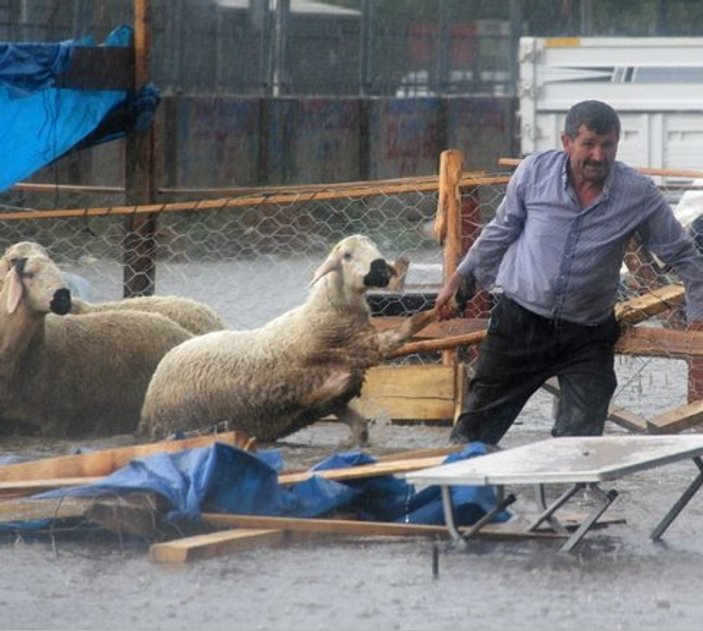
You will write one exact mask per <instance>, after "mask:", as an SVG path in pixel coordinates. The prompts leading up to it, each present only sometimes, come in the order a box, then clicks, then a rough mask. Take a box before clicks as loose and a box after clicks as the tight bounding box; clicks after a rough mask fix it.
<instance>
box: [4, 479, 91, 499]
mask: <svg viewBox="0 0 703 631" xmlns="http://www.w3.org/2000/svg"><path fill="white" fill-rule="evenodd" d="M100 480H102V476H100V477H95V478H93V477H79V478H48V479H43V480H9V481H7V482H0V497H2V498H3V499H8V498H12V497H24V496H26V495H34V494H35V493H41V492H42V491H50V490H51V489H60V488H65V487H70V486H78V485H80V484H93V483H95V482H99V481H100Z"/></svg>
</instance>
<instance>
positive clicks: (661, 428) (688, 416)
mask: <svg viewBox="0 0 703 631" xmlns="http://www.w3.org/2000/svg"><path fill="white" fill-rule="evenodd" d="M701 423H703V401H702V400H698V401H693V402H692V403H686V404H685V405H682V406H681V407H678V408H676V409H675V410H669V411H668V412H664V413H663V414H658V415H657V416H654V417H652V418H650V419H648V420H647V430H648V431H649V432H650V433H652V434H675V433H678V432H681V431H683V430H685V429H691V428H692V427H695V426H696V425H700V424H701Z"/></svg>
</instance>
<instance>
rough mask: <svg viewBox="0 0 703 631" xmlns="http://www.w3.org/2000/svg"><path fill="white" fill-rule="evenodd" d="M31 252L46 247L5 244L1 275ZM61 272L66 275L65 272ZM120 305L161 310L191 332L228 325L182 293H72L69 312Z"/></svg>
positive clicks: (41, 252) (132, 308)
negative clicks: (93, 298) (94, 296)
mask: <svg viewBox="0 0 703 631" xmlns="http://www.w3.org/2000/svg"><path fill="white" fill-rule="evenodd" d="M30 254H41V255H44V256H46V257H49V254H48V252H47V251H46V249H45V248H44V247H43V246H41V245H40V244H38V243H35V242H34V241H20V242H18V243H15V244H13V245H11V246H10V247H9V248H7V250H5V253H4V254H3V256H2V258H0V274H2V275H3V276H4V275H5V274H6V273H7V272H8V271H9V269H10V266H11V264H12V261H13V260H16V259H18V258H21V257H25V256H28V255H30ZM64 276H66V273H65V272H64ZM69 282H70V279H69ZM72 293H73V292H72ZM122 309H128V310H131V311H147V312H150V313H160V314H162V315H165V316H166V317H167V318H171V320H173V321H174V322H177V323H178V324H180V325H181V326H182V327H183V328H185V329H186V330H188V331H190V332H191V333H193V334H194V335H201V334H203V333H209V332H210V331H220V330H222V329H226V328H227V323H226V322H225V321H224V319H223V318H222V317H221V316H220V315H219V314H218V313H216V312H215V310H214V309H212V308H211V307H209V306H208V305H206V304H204V303H202V302H198V301H196V300H192V299H190V298H185V297H181V296H136V297H133V298H124V299H122V300H111V301H107V302H88V301H86V300H82V299H80V298H76V297H75V296H73V295H72V297H71V313H73V314H86V313H95V312H98V311H115V310H122Z"/></svg>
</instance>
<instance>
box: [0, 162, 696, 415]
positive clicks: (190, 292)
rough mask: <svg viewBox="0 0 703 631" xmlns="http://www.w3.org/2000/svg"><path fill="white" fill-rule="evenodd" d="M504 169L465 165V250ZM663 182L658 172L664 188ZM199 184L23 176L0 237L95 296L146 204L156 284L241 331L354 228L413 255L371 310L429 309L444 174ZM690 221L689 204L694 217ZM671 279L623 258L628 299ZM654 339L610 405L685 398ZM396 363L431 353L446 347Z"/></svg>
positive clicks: (665, 313)
mask: <svg viewBox="0 0 703 631" xmlns="http://www.w3.org/2000/svg"><path fill="white" fill-rule="evenodd" d="M507 179H508V176H507V175H504V174H503V175H495V176H485V175H476V174H474V175H466V174H465V175H464V177H463V179H462V180H461V185H460V190H461V192H462V197H461V207H462V233H463V236H464V241H463V249H466V247H468V245H469V243H470V241H471V240H472V239H473V238H475V236H476V235H477V234H478V233H479V231H480V229H481V226H482V225H484V223H485V222H486V221H487V220H489V219H490V218H491V217H492V216H493V213H494V212H495V210H496V208H497V206H498V204H499V203H500V201H501V199H502V197H503V194H504V192H505V186H506V183H507ZM667 186H668V185H667V183H666V182H664V183H662V188H663V189H666V188H667ZM671 186H672V187H676V186H678V184H672V185H671ZM30 188H31V186H30ZM218 193H219V194H221V193H222V192H221V191H219V192H218ZM66 196H69V197H70V199H71V200H72V201H73V202H75V204H74V206H73V208H74V210H63V209H55V210H46V208H47V207H51V206H56V204H57V203H60V202H64V201H66V199H65V197H66ZM194 196H195V193H192V194H190V195H188V194H187V193H186V192H181V193H179V194H178V196H177V197H176V196H175V193H168V192H167V191H162V192H161V193H160V198H161V199H163V202H160V203H159V204H156V205H154V206H151V207H125V206H123V205H121V203H119V198H120V195H119V194H117V193H114V192H109V191H108V192H104V193H101V194H96V193H94V192H90V193H87V192H85V191H80V190H79V191H76V190H71V189H69V190H68V191H65V190H63V189H57V188H54V189H53V190H51V187H49V190H42V191H40V192H37V191H32V192H28V191H27V190H24V189H22V188H20V189H17V190H15V191H13V192H11V193H10V194H7V195H5V197H4V201H5V203H4V206H3V207H4V210H3V211H2V212H0V248H2V249H4V248H5V247H7V246H8V245H10V244H12V243H14V242H17V241H23V240H34V241H37V242H39V243H40V244H42V245H43V246H44V247H46V248H47V249H48V250H49V252H50V254H51V255H52V256H53V257H54V258H55V259H56V260H57V262H58V263H59V265H60V266H61V267H62V269H63V270H64V271H65V272H67V273H68V274H69V279H70V280H71V282H72V283H73V285H74V289H75V291H76V292H77V293H78V294H79V295H82V296H83V297H85V298H87V299H88V300H92V301H102V300H108V299H116V298H119V297H121V296H122V295H123V292H124V286H125V284H126V283H129V281H130V279H131V278H132V277H133V275H134V274H136V273H140V271H139V270H135V269H133V268H132V267H130V264H129V261H130V255H131V254H132V253H131V252H130V251H129V250H128V249H127V244H128V243H133V240H131V241H130V239H128V238H127V236H128V230H127V227H128V222H129V221H130V220H132V219H133V218H134V217H136V216H146V215H145V214H144V211H149V212H148V213H147V214H149V215H151V216H154V217H156V222H155V225H156V232H155V234H154V235H153V237H154V246H155V247H154V250H153V260H154V270H155V271H154V274H155V290H156V293H157V294H162V295H165V294H175V295H181V296H187V297H190V298H194V299H196V300H200V301H202V302H205V303H207V304H209V305H210V306H211V307H213V308H214V309H215V310H217V311H218V312H219V313H220V314H221V315H222V316H223V317H224V318H225V320H226V321H227V323H228V324H229V325H230V326H231V327H232V328H234V329H244V328H253V327H257V326H260V325H262V324H264V323H265V322H267V321H268V320H270V319H271V318H273V317H274V316H276V315H278V314H280V313H283V312H284V311H286V310H288V309H290V308H292V307H294V306H296V305H298V304H300V303H302V302H303V301H304V300H305V297H306V293H307V284H308V282H309V281H310V279H311V277H312V273H313V271H314V269H315V268H316V267H317V265H319V263H320V262H321V261H322V260H323V259H324V258H325V256H326V255H327V253H328V251H329V249H330V248H331V247H332V245H333V244H334V243H336V242H337V241H338V240H339V239H341V238H343V237H344V236H347V235H349V234H351V233H364V234H366V235H368V236H370V237H371V238H373V239H374V240H375V241H376V242H377V244H378V246H379V248H380V250H381V251H382V253H383V254H384V255H385V256H386V257H387V258H388V259H390V260H394V259H398V258H400V257H406V258H407V259H408V260H409V261H410V266H409V269H408V272H407V276H406V277H405V279H404V284H403V285H402V287H401V288H399V289H397V290H394V291H392V292H380V291H379V292H376V293H375V294H371V295H370V303H371V304H372V308H373V310H374V311H375V313H376V314H384V315H389V316H398V315H402V314H407V313H408V312H411V311H415V310H417V309H424V308H427V307H429V306H430V304H431V302H432V301H433V299H434V297H435V295H436V292H437V291H438V289H439V288H440V286H441V283H442V278H443V249H442V246H440V244H438V242H437V240H436V238H435V235H434V234H433V222H434V220H435V215H436V211H437V203H438V179H437V178H436V177H428V178H411V179H403V180H393V181H385V182H363V183H357V184H347V185H344V184H341V185H330V186H317V187H307V188H303V187H296V188H281V189H265V190H264V189H262V190H259V189H256V190H249V191H245V192H243V193H241V194H238V195H230V196H226V197H219V198H217V199H208V198H206V197H205V196H204V194H203V192H202V191H200V192H199V193H198V197H199V198H198V199H192V198H193V197H194ZM189 198H191V199H189ZM100 204H102V205H100ZM693 219H695V217H694V215H692V214H691V213H690V212H689V213H688V216H687V219H686V221H687V222H688V223H692V222H693ZM132 236H133V235H132ZM126 261H127V263H126ZM675 281H676V278H675V276H673V275H672V273H671V271H670V270H668V269H666V268H665V267H663V266H662V265H661V264H660V263H659V262H658V261H657V260H656V259H654V258H653V257H651V255H649V254H648V253H647V252H645V251H643V250H642V249H641V248H639V247H637V246H636V245H635V244H633V247H632V249H631V251H630V252H629V253H628V256H627V259H626V264H625V265H624V266H623V274H622V287H621V289H622V296H621V297H622V299H623V300H628V299H632V298H634V297H635V296H639V295H643V294H647V293H648V292H650V291H651V290H653V289H655V288H657V287H661V286H664V285H667V284H669V283H672V282H675ZM490 307H491V300H490V298H489V297H488V296H487V295H486V294H484V293H482V294H479V295H477V296H476V297H475V298H474V299H473V301H472V302H471V303H470V305H469V307H468V309H467V314H468V315H469V317H470V318H471V319H472V320H475V321H477V322H479V323H480V322H481V321H482V320H485V318H487V317H488V315H489V311H490ZM683 323H684V320H683V317H682V312H681V307H680V305H678V304H673V303H672V304H671V305H664V308H663V309H662V310H661V312H660V314H659V315H658V316H657V317H655V318H652V319H649V320H647V322H646V326H648V327H654V328H670V329H681V328H682V326H683ZM466 331H467V324H466V320H462V319H457V320H456V321H449V322H447V323H445V326H444V328H443V329H442V335H444V336H452V335H458V334H462V333H465V332H466ZM655 350H656V352H655V353H652V354H651V355H641V356H639V355H634V356H633V355H622V356H620V357H619V359H618V371H619V373H620V376H619V381H620V384H619V388H618V392H617V393H616V396H615V398H614V403H615V404H616V405H621V406H623V407H627V408H628V409H629V410H634V413H635V414H641V415H643V416H648V415H651V414H652V413H653V412H657V413H660V412H662V413H663V412H665V411H666V410H669V409H671V408H672V407H675V406H677V405H681V404H682V403H683V402H685V400H686V395H687V390H686V375H687V367H688V363H687V361H686V358H684V357H682V356H681V355H680V354H676V353H673V352H672V354H671V356H667V346H666V345H665V344H664V342H662V346H661V348H658V349H655ZM652 355H655V356H656V357H653V356H652ZM459 358H460V359H462V360H466V361H469V362H470V361H471V359H472V358H473V356H472V355H471V354H470V352H469V350H467V349H466V348H462V350H461V351H460V354H459ZM398 361H399V362H401V363H403V362H413V363H417V362H418V361H420V362H422V363H437V362H439V361H440V354H439V353H438V352H434V353H427V354H422V355H412V356H410V357H406V358H404V359H402V360H398ZM653 390H657V391H661V392H662V393H663V395H665V396H662V397H661V399H660V400H658V401H657V402H655V404H654V406H653V404H652V402H651V401H650V400H649V399H648V398H647V397H646V396H645V394H646V393H647V392H651V391H653ZM643 393H644V394H643ZM657 406H659V407H657Z"/></svg>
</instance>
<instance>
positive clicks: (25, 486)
mask: <svg viewBox="0 0 703 631" xmlns="http://www.w3.org/2000/svg"><path fill="white" fill-rule="evenodd" d="M460 449H461V446H456V445H448V446H447V447H440V448H434V449H420V450H415V451H403V452H399V453H396V454H386V455H385V456H379V458H378V459H377V460H378V461H379V463H381V464H383V466H384V470H383V473H384V474H385V473H389V472H390V473H392V472H393V469H394V466H395V463H398V462H399V463H400V465H399V468H400V469H401V470H403V471H407V470H410V469H412V466H411V464H410V461H412V460H414V459H417V460H419V461H420V464H419V465H418V466H417V468H418V469H419V468H421V467H422V466H425V463H427V462H438V463H441V462H442V461H443V460H444V458H445V457H446V456H447V455H448V454H450V453H453V452H455V451H459V450H460ZM367 466H369V465H363V467H367ZM351 469H353V470H355V471H356V470H357V469H359V467H351ZM337 473H339V474H343V475H344V476H345V477H346V478H351V479H353V478H354V477H355V476H357V477H368V476H369V475H376V474H374V473H373V471H369V470H368V469H365V468H362V469H361V470H360V471H358V472H357V473H356V474H354V473H352V472H351V471H350V470H349V469H330V470H328V471H326V472H321V471H320V472H316V473H315V475H318V474H319V475H322V476H323V477H327V478H329V479H335V477H334V476H335V475H336V474H337ZM312 475H313V474H312V473H311V472H310V471H309V470H307V469H306V470H292V471H287V472H284V473H282V474H281V475H280V476H279V482H280V483H281V484H293V483H294V482H297V481H300V480H305V479H307V478H309V477H311V476H312ZM101 479H102V478H101V477H77V478H50V479H44V480H11V481H8V482H0V496H2V497H3V498H6V499H7V498H9V497H23V496H26V495H32V494H33V493H39V492H40V491H47V490H50V489H55V488H62V487H69V486H77V485H79V484H94V483H96V482H99V481H100V480H101Z"/></svg>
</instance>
